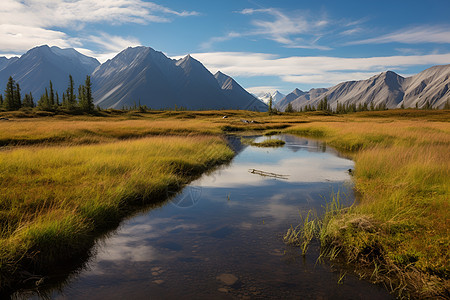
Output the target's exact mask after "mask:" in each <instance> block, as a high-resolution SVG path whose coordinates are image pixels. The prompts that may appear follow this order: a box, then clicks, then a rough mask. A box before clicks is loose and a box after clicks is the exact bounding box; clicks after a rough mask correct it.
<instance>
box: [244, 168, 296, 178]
mask: <svg viewBox="0 0 450 300" xmlns="http://www.w3.org/2000/svg"><path fill="white" fill-rule="evenodd" d="M248 171H249V172H250V173H252V174H258V175H260V176H264V177H273V178H278V179H288V177H289V175H282V174H276V173H271V172H266V171H261V170H256V169H249V170H248Z"/></svg>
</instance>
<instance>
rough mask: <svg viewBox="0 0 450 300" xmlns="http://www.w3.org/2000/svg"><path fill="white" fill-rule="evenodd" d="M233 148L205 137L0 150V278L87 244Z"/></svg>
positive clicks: (77, 250)
mask: <svg viewBox="0 0 450 300" xmlns="http://www.w3.org/2000/svg"><path fill="white" fill-rule="evenodd" d="M233 156H234V153H233V152H232V151H231V150H230V149H229V148H228V147H227V145H226V143H225V142H224V141H223V140H222V139H220V138H218V137H211V136H196V137H195V139H193V138H190V137H169V136H166V137H149V138H143V139H138V140H127V141H117V142H113V143H104V144H98V145H76V146H51V147H47V146H39V147H26V148H15V149H12V150H7V151H3V152H2V153H1V156H0V193H1V195H2V198H1V200H0V225H1V227H0V228H1V232H0V244H1V245H2V247H1V250H0V283H1V285H2V287H5V286H8V285H9V284H11V281H12V280H15V279H16V278H14V276H15V275H17V274H18V271H19V270H20V269H21V268H22V267H26V266H33V269H38V270H39V269H45V267H46V266H47V265H48V264H55V263H56V262H58V261H61V260H64V259H68V258H70V257H73V256H75V255H77V254H79V253H80V252H83V251H86V249H87V248H89V247H90V246H91V245H92V241H93V239H94V238H95V236H96V235H97V234H98V232H99V231H101V230H103V229H106V228H110V227H111V226H115V225H117V224H118V222H119V221H120V220H121V219H122V218H123V217H125V216H127V215H128V214H130V213H131V212H132V211H134V210H136V209H137V208H139V207H142V206H143V205H145V204H148V203H153V202H158V201H162V200H164V199H165V198H166V197H167V193H166V190H167V188H168V187H170V186H173V187H177V186H182V185H184V184H185V183H187V182H188V181H189V180H191V179H193V178H194V177H195V176H198V175H199V174H201V173H202V172H204V171H206V170H208V169H210V168H211V167H212V166H214V165H217V164H220V163H223V162H226V161H229V160H230V159H231V158H232V157H233Z"/></svg>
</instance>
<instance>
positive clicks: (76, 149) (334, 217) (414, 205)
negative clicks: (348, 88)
mask: <svg viewBox="0 0 450 300" xmlns="http://www.w3.org/2000/svg"><path fill="white" fill-rule="evenodd" d="M224 115H227V117H228V118H226V119H223V118H222V117H223V116H224ZM2 116H3V117H8V118H10V121H1V122H0V146H1V148H0V150H1V151H0V190H1V195H2V198H1V200H0V244H1V245H2V246H1V247H0V285H2V286H5V285H7V284H9V283H10V282H11V281H12V280H13V279H14V278H13V276H11V274H16V273H18V271H19V270H21V268H29V269H36V268H38V267H45V266H46V265H47V264H48V265H51V264H52V263H53V264H54V263H55V262H56V261H59V260H62V259H66V258H68V257H70V256H71V257H73V256H76V255H77V252H79V251H85V249H86V248H89V247H90V246H91V245H92V242H93V241H94V239H95V237H96V236H98V232H99V231H101V230H102V228H109V227H110V226H114V224H118V222H119V221H120V220H121V219H123V218H124V217H125V216H127V215H129V214H130V213H131V212H132V211H134V210H136V209H138V208H139V207H142V206H143V205H145V204H147V203H153V202H155V201H159V200H161V199H163V198H164V197H165V192H164V191H165V190H166V189H167V188H168V187H169V188H170V186H178V183H179V182H181V183H185V182H188V181H189V180H190V179H192V178H193V177H192V176H196V175H199V174H201V172H203V171H205V170H207V169H209V168H210V167H211V166H213V165H215V164H217V163H221V162H224V161H227V160H229V159H230V158H231V157H232V156H233V153H232V152H231V150H229V149H228V148H227V147H226V144H225V143H224V142H223V141H222V140H221V139H220V138H219V137H212V136H211V135H214V136H218V135H222V134H240V133H248V132H255V133H264V132H266V133H267V134H268V135H272V134H278V133H279V132H284V133H292V134H297V135H301V136H308V137H310V138H313V139H320V140H323V141H326V142H327V144H328V145H330V146H333V147H335V148H337V149H339V150H341V151H342V152H346V155H348V156H350V157H351V158H353V159H354V160H355V171H354V172H352V173H353V174H354V181H355V188H356V189H357V190H358V192H359V193H360V194H361V195H362V196H361V199H360V201H359V203H358V205H355V206H353V207H352V208H350V209H344V210H342V209H340V208H339V206H336V205H335V206H334V208H331V207H330V208H329V211H330V213H328V214H326V218H325V219H322V220H321V221H320V222H319V221H317V220H318V219H316V218H314V217H313V215H309V216H307V217H306V219H305V220H303V221H304V222H303V224H310V223H311V221H313V220H314V222H316V223H315V224H314V225H307V226H310V227H309V228H304V227H302V226H300V227H298V228H297V229H296V230H297V231H296V232H298V230H300V231H302V234H298V235H297V237H299V236H302V235H303V236H304V237H305V238H304V239H303V240H297V243H299V245H301V246H302V248H303V250H302V251H303V252H304V251H306V250H307V248H308V244H309V241H310V240H311V239H312V238H313V236H314V234H316V236H317V238H318V239H320V240H321V241H322V244H323V249H329V251H328V253H324V254H323V255H326V256H327V257H328V258H329V259H339V260H343V261H346V262H348V263H350V264H351V265H352V266H355V268H356V269H357V272H358V273H359V274H361V276H362V277H365V278H368V279H369V280H373V281H382V282H384V283H385V284H386V285H387V286H390V287H391V288H392V289H395V290H396V291H397V293H398V295H400V296H405V297H407V296H412V297H419V298H420V297H422V298H423V297H431V298H433V297H435V298H436V297H445V295H448V293H449V286H450V284H449V270H450V267H449V261H450V257H449V253H450V241H449V239H450V238H449V236H450V234H449V227H450V226H449V225H448V224H449V219H450V215H449V214H450V209H449V195H450V186H449V185H450V180H449V178H450V176H449V175H450V174H449V172H450V165H449V164H450V160H449V159H448V153H449V148H450V123H449V120H450V112H449V111H435V110H432V111H417V110H409V109H408V110H392V111H385V112H364V113H355V114H349V115H320V114H318V113H314V112H311V113H294V114H288V115H271V116H269V115H267V114H265V113H256V112H247V111H204V112H148V113H140V112H129V113H119V112H115V111H109V112H102V113H101V114H99V115H96V116H85V115H79V116H66V115H51V114H50V115H49V114H43V115H42V116H39V114H35V115H26V114H24V113H22V112H17V113H16V112H11V113H2ZM242 119H245V120H252V121H254V122H251V123H243V122H242ZM205 153H207V155H205ZM305 221H306V222H305ZM319 225H320V226H319ZM318 228H320V230H319V229H318ZM294 229H295V228H291V231H292V230H294ZM295 234H296V233H293V235H292V236H295ZM293 240H294V239H293ZM442 295H444V296H442Z"/></svg>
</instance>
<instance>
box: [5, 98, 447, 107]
mask: <svg viewBox="0 0 450 300" xmlns="http://www.w3.org/2000/svg"><path fill="white" fill-rule="evenodd" d="M0 96H1V95H0ZM444 109H450V102H449V101H448V99H447V102H445V105H444Z"/></svg>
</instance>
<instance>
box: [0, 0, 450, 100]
mask: <svg viewBox="0 0 450 300" xmlns="http://www.w3.org/2000/svg"><path fill="white" fill-rule="evenodd" d="M449 11H450V1H448V0H427V1H416V0H408V1H403V0H390V1H383V0H381V1H361V0H358V1H353V0H351V1H335V0H330V1H321V0H316V1H302V0H296V1H295V0H294V1H290V0H289V1H266V0H226V1H216V0H198V1H197V0H192V1H185V0H166V1H159V0H155V1H146V0H95V1H93V0H2V3H1V6H0V20H1V21H0V56H6V57H11V56H16V55H18V56H20V55H22V54H24V53H25V52H26V51H28V50H29V49H31V48H33V47H36V46H40V45H44V44H47V45H49V46H58V47H61V48H75V49H77V50H78V51H80V52H81V53H83V54H85V55H88V56H92V57H95V58H97V59H98V60H99V61H100V62H104V61H106V60H107V59H111V58H113V57H114V56H115V55H116V54H117V53H119V52H120V51H122V50H123V49H125V48H127V47H132V46H138V45H142V46H148V47H152V48H153V49H155V50H158V51H161V52H163V53H165V54H166V55H167V56H169V57H171V58H176V59H178V58H180V57H183V56H185V55H187V54H191V56H192V57H194V58H196V59H198V60H199V61H201V62H202V63H203V64H204V65H205V66H206V67H207V68H208V69H209V70H210V71H211V72H212V73H213V74H214V73H215V72H216V71H218V70H220V71H222V72H223V73H225V74H228V75H230V76H232V77H233V78H234V79H236V81H237V82H239V83H240V84H241V85H242V86H243V87H244V88H246V89H247V90H248V91H250V92H253V93H258V92H262V91H264V92H273V91H275V90H279V91H280V92H282V93H285V94H286V93H289V92H291V91H292V90H294V89H295V88H299V89H301V90H304V91H307V90H309V89H311V88H320V87H330V86H333V85H335V84H337V83H339V82H342V81H348V80H361V79H367V78H369V77H371V76H373V75H376V74H379V73H381V72H383V71H387V70H391V71H394V72H397V73H398V74H400V75H402V76H411V75H413V74H416V73H418V72H420V71H422V70H424V69H426V68H428V67H430V66H433V65H438V64H450V18H449V17H448V16H449Z"/></svg>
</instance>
